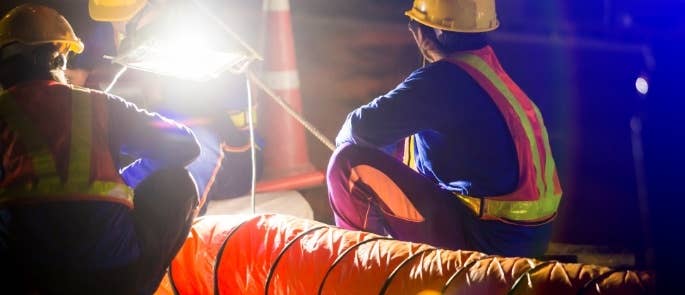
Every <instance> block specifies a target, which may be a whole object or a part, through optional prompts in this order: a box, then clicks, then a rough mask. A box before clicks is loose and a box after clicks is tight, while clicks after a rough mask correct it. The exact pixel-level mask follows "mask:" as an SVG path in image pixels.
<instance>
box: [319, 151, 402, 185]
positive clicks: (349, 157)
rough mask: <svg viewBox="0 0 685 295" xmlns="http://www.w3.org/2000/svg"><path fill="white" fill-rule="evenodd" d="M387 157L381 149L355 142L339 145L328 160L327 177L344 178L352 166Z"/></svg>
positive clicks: (330, 178) (368, 163)
mask: <svg viewBox="0 0 685 295" xmlns="http://www.w3.org/2000/svg"><path fill="white" fill-rule="evenodd" d="M386 157H389V156H388V155H387V154H385V153H383V152H382V151H380V150H378V149H376V148H371V147H365V146H361V145H356V144H343V145H340V146H339V147H338V148H337V149H336V150H335V152H334V153H333V155H332V156H331V159H330V161H329V162H328V169H327V175H326V176H327V178H328V179H329V181H330V180H343V181H344V180H346V179H347V178H348V177H349V174H350V170H351V169H352V167H355V166H358V165H362V164H366V165H372V166H373V165H374V164H373V163H374V162H375V161H376V160H378V159H382V158H386Z"/></svg>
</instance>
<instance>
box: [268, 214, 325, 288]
mask: <svg viewBox="0 0 685 295" xmlns="http://www.w3.org/2000/svg"><path fill="white" fill-rule="evenodd" d="M327 228H328V226H326V225H320V226H315V227H312V228H310V229H308V230H305V231H303V232H301V233H300V234H298V235H297V236H296V237H295V238H293V239H292V240H290V241H289V242H288V243H287V244H286V245H285V247H283V249H282V250H281V252H280V253H278V256H276V259H274V262H273V264H272V265H271V268H269V273H268V274H266V282H265V283H264V295H269V285H271V279H272V278H273V275H274V273H275V272H276V267H278V263H279V262H281V258H283V255H285V252H287V251H288V250H290V247H292V246H293V245H295V243H296V242H297V241H299V240H300V239H302V238H303V237H304V236H306V235H308V234H311V233H313V232H315V231H317V230H320V229H327Z"/></svg>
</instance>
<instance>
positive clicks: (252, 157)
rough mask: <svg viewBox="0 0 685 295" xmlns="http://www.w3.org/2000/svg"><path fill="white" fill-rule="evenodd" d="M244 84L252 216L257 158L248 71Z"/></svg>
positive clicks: (255, 207)
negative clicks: (248, 135)
mask: <svg viewBox="0 0 685 295" xmlns="http://www.w3.org/2000/svg"><path fill="white" fill-rule="evenodd" d="M245 83H246V84H247V122H248V123H247V124H248V126H249V129H250V160H251V163H252V177H251V179H250V201H251V206H252V214H256V213H257V196H256V194H255V189H256V186H257V156H256V150H255V149H256V148H255V135H254V121H253V118H252V105H253V96H252V83H251V81H250V74H249V70H248V71H246V72H245Z"/></svg>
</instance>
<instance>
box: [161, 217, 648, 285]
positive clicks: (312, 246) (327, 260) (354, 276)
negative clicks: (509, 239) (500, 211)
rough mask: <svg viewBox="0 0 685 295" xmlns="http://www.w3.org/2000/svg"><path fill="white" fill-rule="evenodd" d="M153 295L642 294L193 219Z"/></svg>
mask: <svg viewBox="0 0 685 295" xmlns="http://www.w3.org/2000/svg"><path fill="white" fill-rule="evenodd" d="M169 270H170V272H169V274H168V275H167V276H166V277H165V278H164V281H163V282H162V284H161V285H160V287H159V289H158V290H157V292H156V294H267V295H268V294H423V295H428V294H554V295H563V294H650V293H654V292H655V291H654V275H653V274H652V273H649V272H638V271H631V270H620V269H610V268H607V267H601V266H593V265H584V264H564V263H559V262H555V261H538V260H534V259H527V258H505V257H499V256H488V255H485V254H483V253H478V252H471V251H448V250H442V249H436V248H434V247H431V246H429V245H425V244H416V243H409V242H401V241H396V240H392V239H389V238H387V237H382V236H378V235H375V234H371V233H365V232H359V231H348V230H343V229H339V228H336V227H332V226H329V225H325V224H323V223H319V222H316V221H311V220H304V219H298V218H295V217H290V216H284V215H259V216H252V217H245V216H243V217H236V216H206V217H202V218H199V219H198V220H197V221H196V222H195V224H194V225H193V228H192V230H191V233H190V235H189V236H188V239H187V240H186V243H185V244H184V245H183V247H182V248H181V250H180V251H179V253H178V255H177V256H176V258H175V259H174V260H173V262H172V263H171V266H170V269H169Z"/></svg>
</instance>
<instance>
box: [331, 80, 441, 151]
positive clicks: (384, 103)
mask: <svg viewBox="0 0 685 295" xmlns="http://www.w3.org/2000/svg"><path fill="white" fill-rule="evenodd" d="M431 76H432V75H431V73H430V71H429V69H427V68H422V69H419V70H417V71H415V72H414V73H412V74H411V75H410V76H409V77H408V78H407V79H406V80H404V82H402V83H401V84H400V85H398V86H397V87H396V88H395V89H393V90H391V91H390V92H388V93H386V94H385V95H382V96H379V97H377V98H376V99H374V100H373V101H371V102H370V103H368V104H366V105H363V106H361V107H359V108H357V109H355V110H354V111H352V112H351V113H349V114H348V115H347V119H346V120H345V123H343V126H342V128H341V130H340V132H339V133H338V136H337V137H336V144H337V145H338V146H339V145H341V144H343V143H351V144H360V145H366V146H372V147H377V148H385V147H388V146H390V145H393V144H395V143H397V142H398V141H400V140H402V139H404V138H405V137H407V136H409V135H412V134H414V133H417V132H419V131H422V130H429V129H434V128H436V127H437V126H439V125H440V124H442V121H443V120H442V119H441V118H442V117H441V116H442V114H443V113H444V112H445V111H444V110H442V112H441V109H442V108H444V106H442V107H441V105H442V103H441V99H442V98H441V97H440V96H441V95H442V96H444V94H442V93H441V92H440V91H436V90H439V87H438V86H437V84H438V83H437V82H436V80H435V79H434V77H431Z"/></svg>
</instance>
